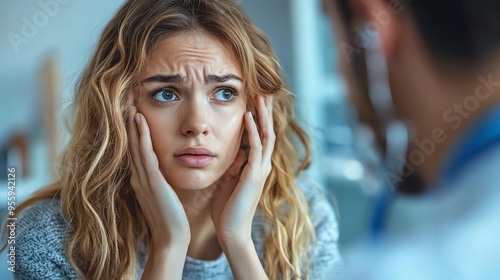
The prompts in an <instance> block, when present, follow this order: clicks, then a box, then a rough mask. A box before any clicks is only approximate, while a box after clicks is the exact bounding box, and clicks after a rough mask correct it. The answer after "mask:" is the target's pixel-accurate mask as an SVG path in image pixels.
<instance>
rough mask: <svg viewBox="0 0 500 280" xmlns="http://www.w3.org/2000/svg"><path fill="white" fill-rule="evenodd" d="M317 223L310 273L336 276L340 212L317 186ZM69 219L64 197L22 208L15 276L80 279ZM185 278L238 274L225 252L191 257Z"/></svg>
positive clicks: (309, 192)
mask: <svg viewBox="0 0 500 280" xmlns="http://www.w3.org/2000/svg"><path fill="white" fill-rule="evenodd" d="M303 189H304V191H305V193H306V197H307V200H308V201H309V205H310V211H311V215H312V218H313V223H314V226H315V229H316V235H317V240H318V243H317V246H316V247H314V248H311V250H312V251H311V252H313V259H312V263H311V266H310V276H311V277H310V278H311V279H333V278H334V276H333V275H331V274H329V275H325V274H326V272H329V273H331V272H332V271H338V269H337V268H338V267H339V266H340V260H341V257H340V254H339V251H338V247H337V239H338V227H337V221H336V219H335V214H334V212H333V210H332V207H331V206H330V204H329V203H328V201H327V200H326V199H325V198H324V196H323V194H322V193H321V192H320V191H319V190H317V189H316V188H313V187H307V188H304V187H303ZM66 226H67V223H66V221H65V219H64V218H63V216H62V214H61V210H60V201H59V200H56V199H54V200H43V201H40V202H37V203H35V204H34V205H32V206H30V207H29V208H26V209H25V210H23V211H21V213H19V215H18V226H17V228H16V245H17V247H16V266H17V267H16V272H15V273H14V279H19V280H21V279H29V280H33V279H79V277H78V276H77V274H76V273H75V271H74V269H73V267H72V266H71V265H70V263H69V262H68V259H67V257H66V254H65V251H64V249H63V244H62V240H63V236H64V233H65V231H66ZM265 228H266V227H265V225H264V223H263V215H262V213H260V212H259V211H257V213H256V215H255V217H254V220H253V224H252V238H253V241H254V244H255V247H256V250H257V253H258V255H259V258H260V260H261V262H263V256H264V254H263V252H264V247H263V242H264V240H265V237H266V229H265ZM146 261H147V253H146V249H144V248H142V249H139V250H138V254H137V266H136V277H135V278H136V279H140V278H141V275H142V272H143V270H144V267H145V265H146ZM183 279H192V280H201V279H217V280H223V279H224V280H225V279H233V277H232V273H231V269H230V267H229V263H228V261H227V259H226V257H225V255H224V253H222V254H221V255H220V257H219V258H217V259H216V260H211V261H203V260H196V259H193V258H190V257H186V262H185V264H184V272H183Z"/></svg>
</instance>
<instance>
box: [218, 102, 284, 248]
mask: <svg viewBox="0 0 500 280" xmlns="http://www.w3.org/2000/svg"><path fill="white" fill-rule="evenodd" d="M256 109H257V116H258V119H259V128H260V133H259V129H258V128H257V124H256V122H255V120H254V118H253V116H252V114H251V113H250V112H247V113H246V114H245V115H244V120H243V122H244V127H245V130H246V132H247V135H248V145H249V148H248V160H247V162H246V163H245V160H246V153H245V150H244V149H240V150H239V151H238V154H237V156H236V158H235V160H234V162H233V164H232V165H231V167H230V168H229V169H228V170H227V172H226V174H224V175H223V176H222V177H221V178H220V179H219V180H218V181H217V182H216V183H215V184H216V186H217V188H218V189H217V192H216V196H215V197H214V200H213V201H212V213H211V214H212V219H213V221H214V224H215V227H216V231H217V236H218V238H219V242H221V245H222V246H223V248H224V245H227V244H230V243H246V242H251V226H252V220H253V217H254V215H255V211H256V209H257V205H258V203H259V200H260V196H261V194H262V190H263V188H264V184H265V182H266V179H267V177H268V176H269V174H270V172H271V156H272V153H273V150H274V144H275V138H276V136H275V134H274V128H273V105H272V100H271V99H270V98H264V97H262V96H261V97H258V98H257V99H256ZM242 142H243V143H245V141H242ZM242 167H243V169H241V168H242ZM240 171H241V172H240Z"/></svg>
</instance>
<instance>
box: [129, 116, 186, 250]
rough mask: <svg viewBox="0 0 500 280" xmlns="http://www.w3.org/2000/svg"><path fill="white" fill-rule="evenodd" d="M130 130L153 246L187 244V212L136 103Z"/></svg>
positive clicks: (134, 175) (136, 185)
mask: <svg viewBox="0 0 500 280" xmlns="http://www.w3.org/2000/svg"><path fill="white" fill-rule="evenodd" d="M128 134H129V135H128V136H129V149H130V153H131V158H132V162H131V167H130V169H131V178H130V185H131V186H132V188H133V190H134V193H135V196H136V198H137V201H138V202H139V204H140V206H141V209H142V211H143V212H144V215H145V216H146V219H147V221H148V224H149V227H150V229H151V233H152V240H151V241H152V243H153V244H151V246H152V248H156V249H163V248H171V247H172V246H179V245H180V246H185V247H186V248H187V246H188V245H189V241H190V236H191V235H190V229H189V222H188V220H187V217H186V213H185V212H184V208H183V206H182V203H181V202H180V200H179V198H178V197H177V194H176V193H175V192H174V190H173V189H172V187H171V186H170V185H169V184H168V183H167V181H166V180H165V178H164V177H163V175H162V173H161V171H160V169H159V164H158V159H157V157H156V154H155V153H154V151H153V145H152V143H151V136H150V131H149V127H148V124H147V121H146V119H145V118H144V116H143V115H142V114H141V113H138V112H137V109H136V108H135V107H134V106H131V107H130V108H129V118H128Z"/></svg>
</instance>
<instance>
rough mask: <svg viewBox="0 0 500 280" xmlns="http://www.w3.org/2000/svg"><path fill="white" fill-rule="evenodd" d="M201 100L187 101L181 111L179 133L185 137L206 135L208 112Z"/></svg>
mask: <svg viewBox="0 0 500 280" xmlns="http://www.w3.org/2000/svg"><path fill="white" fill-rule="evenodd" d="M204 103H205V102H204V101H203V100H201V98H193V99H190V100H187V101H186V103H185V104H184V105H185V106H183V108H182V110H183V112H182V116H183V117H182V118H183V120H182V124H181V132H182V134H183V135H186V136H198V135H201V134H204V135H206V134H208V128H209V125H208V123H209V118H210V117H209V112H208V110H207V108H206V107H207V105H206V104H204Z"/></svg>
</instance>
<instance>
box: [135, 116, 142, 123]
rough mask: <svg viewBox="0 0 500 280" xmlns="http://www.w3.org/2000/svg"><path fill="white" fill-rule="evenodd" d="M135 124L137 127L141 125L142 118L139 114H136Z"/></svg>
mask: <svg viewBox="0 0 500 280" xmlns="http://www.w3.org/2000/svg"><path fill="white" fill-rule="evenodd" d="M135 122H136V123H137V125H140V124H141V117H140V116H139V114H135Z"/></svg>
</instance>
